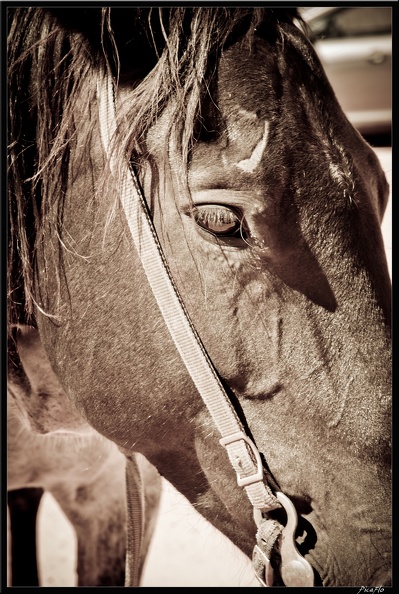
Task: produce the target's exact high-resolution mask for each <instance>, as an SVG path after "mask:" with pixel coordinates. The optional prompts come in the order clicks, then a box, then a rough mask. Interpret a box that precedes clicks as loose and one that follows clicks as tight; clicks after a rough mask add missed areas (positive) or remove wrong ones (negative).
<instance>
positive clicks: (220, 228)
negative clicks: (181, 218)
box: [193, 204, 242, 237]
mask: <svg viewBox="0 0 399 594" xmlns="http://www.w3.org/2000/svg"><path fill="white" fill-rule="evenodd" d="M193 217H194V220H195V222H196V223H197V225H199V226H200V227H202V229H205V231H208V233H212V234H213V235H216V236H219V237H229V236H230V237H231V236H235V235H239V234H240V230H241V228H242V216H241V218H240V216H239V215H238V213H237V212H236V211H235V210H233V209H231V208H227V207H226V206H220V205H218V204H202V205H200V206H195V207H194V209H193Z"/></svg>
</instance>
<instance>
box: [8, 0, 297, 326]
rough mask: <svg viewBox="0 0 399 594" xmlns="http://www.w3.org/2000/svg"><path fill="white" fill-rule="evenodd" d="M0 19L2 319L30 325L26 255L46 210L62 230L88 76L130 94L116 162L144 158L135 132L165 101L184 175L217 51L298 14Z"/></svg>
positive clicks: (16, 12)
mask: <svg viewBox="0 0 399 594" xmlns="http://www.w3.org/2000/svg"><path fill="white" fill-rule="evenodd" d="M77 12H78V13H79V14H78V16H77V14H76V13H77ZM9 16H10V20H9V35H8V56H9V64H8V81H9V178H8V189H9V264H8V294H9V300H8V301H9V307H8V313H9V321H10V323H25V322H28V323H32V324H34V316H33V312H34V305H35V303H36V302H35V296H34V288H33V284H34V281H33V279H34V270H35V250H36V245H37V244H38V242H40V241H42V240H43V237H42V233H43V232H42V229H43V222H44V221H45V220H46V217H48V214H49V212H50V210H51V209H54V208H56V209H57V212H58V213H59V217H58V225H60V226H61V224H62V203H63V197H64V195H65V192H66V188H67V184H68V164H69V159H70V153H71V150H72V148H73V142H74V141H76V137H77V134H78V132H79V131H80V129H81V125H82V122H79V116H77V115H76V105H77V102H78V100H79V97H82V93H83V94H84V95H83V96H84V97H85V100H86V101H88V102H93V104H95V102H96V77H95V72H97V73H108V74H109V75H110V76H112V77H113V78H114V80H115V83H116V84H121V85H123V84H125V85H127V84H128V85H129V88H131V89H132V90H131V92H130V96H129V106H130V107H129V112H128V113H125V114H124V120H123V125H121V128H120V130H119V141H120V142H119V147H120V151H121V154H123V155H124V157H125V158H128V159H129V158H131V156H132V155H133V156H134V159H135V160H137V161H140V158H141V159H143V158H145V142H144V139H145V137H146V134H147V132H148V130H149V129H150V127H151V126H152V125H153V123H154V122H155V121H156V119H157V118H158V117H159V115H160V114H161V113H162V111H163V110H164V109H165V107H166V106H167V105H169V104H170V103H171V102H172V100H173V104H174V109H173V111H172V113H171V117H170V128H169V132H170V133H171V131H172V130H173V134H174V135H175V137H176V146H177V147H178V150H179V156H180V160H181V163H182V167H183V170H182V172H183V173H184V170H187V162H188V155H189V150H190V146H191V145H192V143H193V141H194V140H195V135H196V133H197V132H198V122H201V104H202V101H203V98H204V96H205V95H206V93H208V92H209V88H210V85H211V82H212V78H213V76H214V74H215V72H216V68H217V63H218V59H219V57H220V55H221V53H222V52H223V50H224V49H226V48H227V47H228V46H229V45H230V44H232V43H234V42H235V41H237V40H238V39H241V38H245V39H248V42H249V43H250V42H251V39H253V37H254V35H267V34H268V35H271V34H274V35H276V30H277V27H278V24H279V22H289V23H292V22H293V20H294V19H295V18H298V14H297V12H296V9H292V8H291V9H280V8H279V9H266V8H264V7H245V6H240V7H223V6H222V7H221V6H206V7H205V6H199V7H195V6H193V7H190V6H177V7H172V8H153V7H142V8H139V7H134V8H126V7H123V8H118V7H115V8H110V7H103V8H98V7H96V8H82V9H80V8H79V9H77V11H75V10H73V9H71V8H57V7H55V6H54V5H52V6H51V7H50V6H49V7H46V8H43V7H33V6H30V7H20V8H17V7H14V8H10V9H9ZM273 31H274V33H273Z"/></svg>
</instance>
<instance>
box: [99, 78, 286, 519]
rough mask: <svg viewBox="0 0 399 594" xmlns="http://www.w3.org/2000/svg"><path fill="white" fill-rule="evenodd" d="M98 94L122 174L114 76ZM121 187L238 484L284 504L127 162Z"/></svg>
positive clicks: (271, 504) (108, 142)
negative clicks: (182, 293)
mask: <svg viewBox="0 0 399 594" xmlns="http://www.w3.org/2000/svg"><path fill="white" fill-rule="evenodd" d="M97 94H98V101H99V114H100V130H101V137H102V142H103V145H104V148H105V150H106V153H107V154H108V156H109V158H110V166H111V172H113V173H116V171H117V168H116V164H115V163H114V162H113V159H112V139H113V136H114V133H115V131H116V114H115V99H114V89H113V82H112V80H111V78H110V77H109V76H108V77H104V78H103V79H101V80H99V81H98V83H97ZM121 186H122V187H121V197H120V199H121V202H122V206H123V209H124V212H125V215H126V220H127V223H128V226H129V229H130V232H131V235H132V238H133V242H134V245H135V247H136V250H137V253H138V255H139V257H140V260H141V263H142V266H143V268H144V271H145V273H146V276H147V279H148V282H149V284H150V286H151V289H152V291H153V294H154V296H155V299H156V302H157V304H158V307H159V309H160V311H161V313H162V316H163V318H164V321H165V323H166V326H167V328H168V330H169V332H170V334H171V336H172V338H173V341H174V343H175V345H176V348H177V350H178V352H179V354H180V356H181V358H182V360H183V362H184V364H185V365H186V368H187V370H188V372H189V374H190V376H191V378H192V380H193V382H194V385H195V387H196V388H197V390H198V392H199V393H200V395H201V396H202V398H203V400H204V402H205V404H206V406H207V407H208V410H209V412H210V414H211V416H212V419H213V421H214V423H215V424H216V426H217V428H218V429H219V431H220V434H221V436H222V439H221V443H222V445H224V446H225V447H226V450H227V453H228V456H229V459H230V462H231V464H232V466H233V468H234V470H235V471H236V473H237V477H238V484H239V485H241V486H243V487H244V489H245V491H246V493H247V495H248V497H249V499H250V501H251V503H252V505H253V506H254V507H255V508H256V509H260V510H262V511H265V512H266V511H270V510H272V509H276V508H278V507H280V503H279V502H278V500H277V499H276V497H275V496H274V495H273V493H272V492H271V490H270V489H269V487H268V486H267V485H266V484H265V482H264V478H263V468H262V463H261V460H260V456H259V453H258V452H257V449H256V447H255V445H254V444H253V442H252V441H251V440H249V438H248V437H247V436H246V435H245V431H244V429H243V426H242V424H241V422H240V420H239V418H238V416H237V414H236V412H235V410H234V408H233V407H232V405H231V402H230V400H229V398H228V396H227V394H226V392H225V390H224V388H223V386H222V384H221V382H220V380H219V378H218V376H217V374H216V372H215V370H214V368H213V365H212V363H211V361H210V359H209V357H208V355H207V353H206V351H205V349H204V347H203V345H202V343H201V340H200V338H199V337H198V335H197V333H196V331H195V328H194V327H193V325H192V324H191V322H190V320H189V317H188V315H187V312H186V311H185V308H184V305H183V303H182V300H181V299H180V298H179V296H178V292H177V290H176V287H175V286H174V283H173V281H172V278H171V274H170V272H169V268H168V266H167V263H166V260H165V257H164V255H163V252H162V248H161V246H160V244H159V241H158V239H157V235H156V231H155V229H154V226H153V223H152V220H151V217H150V214H149V212H148V208H147V205H146V203H145V200H144V198H143V196H142V193H141V190H140V188H139V187H138V183H137V180H136V177H135V174H134V172H133V171H132V169H131V168H130V167H126V173H125V175H124V176H123V179H122V180H121Z"/></svg>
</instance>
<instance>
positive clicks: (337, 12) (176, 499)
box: [39, 6, 392, 587]
mask: <svg viewBox="0 0 399 594" xmlns="http://www.w3.org/2000/svg"><path fill="white" fill-rule="evenodd" d="M301 13H302V15H303V17H304V18H305V20H306V21H307V23H308V25H309V28H310V35H311V38H312V41H313V43H314V45H315V48H316V51H317V52H318V55H319V57H320V59H321V62H322V64H323V66H324V68H325V71H326V74H327V77H328V78H329V80H330V82H331V84H332V86H333V88H334V90H335V92H336V95H337V97H338V100H339V102H340V103H341V105H342V107H343V109H344V111H345V112H346V114H347V116H348V118H349V120H350V121H351V122H352V123H353V125H354V126H355V127H357V128H358V130H359V132H360V133H361V134H362V135H363V136H364V137H365V138H366V140H367V141H368V142H369V143H370V144H371V146H373V147H374V148H375V151H376V153H377V155H378V157H379V159H380V161H381V164H382V167H383V169H384V171H385V173H386V176H387V179H388V181H389V183H391V172H392V154H391V117H392V102H391V87H392V71H391V56H392V32H391V8H390V7H385V6H359V7H357V6H356V7H355V6H340V7H311V8H301ZM382 231H383V236H384V241H385V247H386V253H387V258H388V265H389V269H390V271H391V254H392V193H391V197H390V202H389V205H388V209H387V212H386V215H385V217H384V221H383V224H382ZM41 509H42V513H41V514H40V517H39V550H40V555H41V557H42V558H43V559H45V560H46V561H45V563H44V565H43V567H42V580H43V582H42V583H43V585H44V586H53V587H54V586H74V585H75V583H76V582H75V579H76V576H75V571H74V565H75V560H76V552H75V546H76V543H75V536H74V533H73V531H72V528H71V526H70V524H69V522H68V520H66V518H65V516H63V514H62V512H61V511H60V509H59V507H58V504H57V503H56V502H55V501H54V499H53V498H52V497H51V496H50V495H47V494H46V495H45V496H44V497H43V501H42V508H41ZM142 585H143V586H144V587H145V586H164V587H168V586H169V587H170V586H175V587H176V586H185V587H187V586H191V587H195V586H216V587H218V586H219V587H226V586H240V587H242V586H244V587H245V586H252V587H257V586H259V584H258V582H257V581H256V579H255V578H254V575H253V570H252V565H251V563H250V561H249V559H247V558H246V557H245V556H244V555H243V554H242V553H241V551H239V550H238V549H237V548H236V547H234V545H232V544H231V543H230V542H229V541H228V540H227V539H226V538H225V537H224V536H222V535H221V534H220V533H219V532H217V531H216V530H215V529H214V528H213V527H212V526H211V525H210V524H209V523H208V522H207V521H206V520H205V519H204V518H203V517H202V516H200V515H199V514H198V512H196V511H195V510H194V508H193V507H192V506H191V505H190V504H189V502H188V501H187V500H186V499H185V498H184V497H183V496H182V495H181V494H179V493H178V492H177V491H176V490H175V489H174V488H173V487H172V486H171V485H170V484H169V483H168V482H167V481H165V480H164V481H163V493H162V500H161V508H160V514H159V521H158V524H157V527H156V531H155V535H154V539H153V542H152V544H151V548H150V552H149V556H148V560H147V565H146V568H145V572H144V576H143V584H142Z"/></svg>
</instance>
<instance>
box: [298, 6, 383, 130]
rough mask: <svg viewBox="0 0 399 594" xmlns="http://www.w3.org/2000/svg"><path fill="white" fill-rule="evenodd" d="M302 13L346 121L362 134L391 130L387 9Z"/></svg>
mask: <svg viewBox="0 0 399 594" xmlns="http://www.w3.org/2000/svg"><path fill="white" fill-rule="evenodd" d="M301 14H302V17H303V18H304V20H305V21H306V23H307V24H308V26H309V27H310V31H311V39H312V41H313V43H314V47H315V49H316V51H317V53H318V55H319V58H320V60H321V62H322V64H323V66H324V69H325V72H326V74H327V77H328V79H329V80H330V83H331V85H332V87H333V89H334V91H335V93H336V96H337V98H338V101H339V102H340V104H341V106H342V108H343V110H344V111H345V113H346V115H347V117H348V119H349V120H350V121H351V122H352V124H353V125H354V126H356V128H357V129H358V130H359V131H360V132H361V133H362V134H386V133H390V131H391V121H392V68H391V63H392V28H391V19H392V10H391V8H390V7H389V6H339V7H331V6H328V7H312V8H302V9H301Z"/></svg>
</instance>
